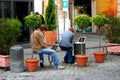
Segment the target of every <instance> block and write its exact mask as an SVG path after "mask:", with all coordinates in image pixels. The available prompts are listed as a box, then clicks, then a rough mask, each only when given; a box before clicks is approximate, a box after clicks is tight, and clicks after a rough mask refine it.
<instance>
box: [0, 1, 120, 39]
mask: <svg viewBox="0 0 120 80" xmlns="http://www.w3.org/2000/svg"><path fill="white" fill-rule="evenodd" d="M54 1H55V2H57V3H56V10H57V13H56V15H57V22H58V27H59V31H58V32H59V35H61V33H62V32H63V31H65V30H67V29H68V28H69V27H71V26H73V27H75V26H74V25H73V20H74V17H75V16H77V15H79V14H83V13H85V14H88V15H90V16H94V15H96V14H100V13H104V14H106V15H114V16H117V17H118V16H120V0H68V3H69V8H68V11H63V9H62V2H63V0H54ZM47 4H48V0H0V18H7V17H9V18H15V17H18V19H20V21H21V22H22V23H23V27H22V34H23V35H22V36H21V37H20V38H19V40H20V41H25V39H29V29H27V28H26V27H25V25H24V20H23V18H24V17H25V16H26V15H28V14H30V13H31V12H39V13H40V14H43V16H44V14H45V10H46V7H47ZM75 28H76V27H75ZM92 32H96V27H95V26H92Z"/></svg>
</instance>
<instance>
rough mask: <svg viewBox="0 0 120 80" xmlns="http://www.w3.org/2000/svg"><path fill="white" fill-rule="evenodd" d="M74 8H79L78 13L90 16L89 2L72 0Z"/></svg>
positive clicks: (87, 0) (86, 0) (89, 0)
mask: <svg viewBox="0 0 120 80" xmlns="http://www.w3.org/2000/svg"><path fill="white" fill-rule="evenodd" d="M74 6H78V7H79V8H81V9H80V11H79V13H85V14H88V15H89V16H91V0H74Z"/></svg>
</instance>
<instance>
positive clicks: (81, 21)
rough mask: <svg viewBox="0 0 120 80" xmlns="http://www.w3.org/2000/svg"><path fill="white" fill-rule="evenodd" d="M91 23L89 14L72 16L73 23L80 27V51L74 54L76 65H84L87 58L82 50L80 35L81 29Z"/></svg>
mask: <svg viewBox="0 0 120 80" xmlns="http://www.w3.org/2000/svg"><path fill="white" fill-rule="evenodd" d="M90 23H91V19H90V17H89V15H87V14H82V15H78V16H76V17H75V18H74V24H75V25H77V26H78V28H79V29H81V35H80V42H81V43H80V47H81V48H80V49H81V50H80V51H81V53H78V55H75V58H76V62H77V64H78V66H81V67H83V66H86V63H87V60H88V55H86V53H84V52H83V46H82V45H83V44H82V42H83V41H82V40H83V35H82V30H83V29H86V28H87V27H88V26H89V25H90Z"/></svg>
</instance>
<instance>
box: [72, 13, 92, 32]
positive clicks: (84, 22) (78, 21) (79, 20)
mask: <svg viewBox="0 0 120 80" xmlns="http://www.w3.org/2000/svg"><path fill="white" fill-rule="evenodd" d="M90 23H91V18H90V17H89V15H87V14H82V15H78V16H76V17H75V18H74V24H75V25H78V28H79V29H81V30H83V29H85V28H87V27H88V26H89V25H90Z"/></svg>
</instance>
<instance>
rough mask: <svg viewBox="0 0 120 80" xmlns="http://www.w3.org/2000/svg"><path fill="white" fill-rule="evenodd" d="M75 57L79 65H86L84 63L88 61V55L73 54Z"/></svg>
mask: <svg viewBox="0 0 120 80" xmlns="http://www.w3.org/2000/svg"><path fill="white" fill-rule="evenodd" d="M75 58H76V62H77V65H78V66H79V67H84V66H86V63H87V61H88V55H75Z"/></svg>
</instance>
